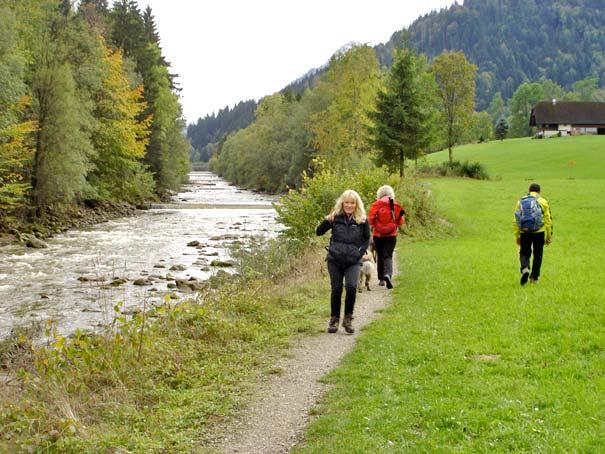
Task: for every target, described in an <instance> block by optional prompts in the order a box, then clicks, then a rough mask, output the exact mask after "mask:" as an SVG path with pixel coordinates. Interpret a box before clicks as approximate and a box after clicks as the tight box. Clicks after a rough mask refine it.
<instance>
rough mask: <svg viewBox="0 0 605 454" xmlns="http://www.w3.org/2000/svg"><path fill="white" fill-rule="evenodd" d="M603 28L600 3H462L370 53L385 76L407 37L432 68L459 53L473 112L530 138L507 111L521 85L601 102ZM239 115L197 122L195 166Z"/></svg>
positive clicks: (304, 82)
mask: <svg viewBox="0 0 605 454" xmlns="http://www.w3.org/2000/svg"><path fill="white" fill-rule="evenodd" d="M604 25H605V9H603V4H602V2H600V1H598V0H556V1H552V2H551V1H545V0H523V1H521V0H465V1H464V4H454V5H452V6H451V7H449V8H444V9H442V10H440V11H433V12H431V13H428V14H425V15H423V16H421V17H419V18H418V19H416V20H415V21H414V22H413V23H412V24H411V25H410V26H409V27H407V28H404V29H402V30H399V31H397V32H395V33H394V34H393V35H392V37H391V38H390V40H389V41H388V42H386V43H384V44H380V45H377V46H374V50H375V52H376V57H377V59H378V62H379V66H380V67H381V68H382V69H383V70H384V69H386V68H388V67H390V65H391V64H392V60H393V51H394V49H396V48H397V47H400V46H401V44H402V39H404V37H405V39H406V40H407V44H408V45H409V47H411V48H412V49H414V50H415V51H416V52H417V53H421V54H425V55H426V56H427V58H428V60H429V62H430V61H432V60H433V59H434V58H436V57H437V56H438V55H440V54H441V53H443V52H444V51H445V50H449V51H462V52H463V53H464V54H465V55H466V57H467V58H468V60H469V61H470V62H471V63H473V64H475V65H476V66H477V73H476V99H475V109H476V110H477V111H478V112H482V111H488V112H490V113H491V111H493V110H495V109H502V112H501V114H500V115H503V114H505V116H506V120H507V121H508V122H509V123H511V122H513V121H514V122H515V128H513V130H512V131H511V134H512V135H513V136H527V135H529V134H530V131H529V128H528V127H525V126H523V127H521V125H520V120H519V117H517V118H516V119H512V118H510V115H511V111H517V112H518V111H519V106H518V104H519V100H518V98H519V95H518V94H517V96H516V98H517V99H515V100H513V95H515V93H516V92H517V90H519V89H521V91H523V92H527V91H528V87H527V86H525V85H524V84H530V85H531V84H536V83H538V84H540V85H543V86H544V84H545V82H544V81H552V82H553V83H554V84H555V85H556V87H555V86H553V87H554V91H553V90H551V88H552V87H549V86H546V87H545V93H544V96H545V97H546V98H545V99H547V98H548V97H549V96H551V95H556V96H554V97H561V98H562V95H561V93H563V92H573V93H576V94H575V95H573V96H571V98H573V99H579V98H581V99H583V100H597V101H598V100H605V95H603V93H602V92H600V93H596V92H597V91H598V88H599V87H603V86H604V85H605V48H604V47H603V42H604V40H605V31H604V30H605V28H604ZM327 67H328V65H326V66H325V67H324V68H320V69H319V70H316V71H310V72H309V74H308V75H307V76H305V77H302V78H301V79H299V80H298V81H295V82H293V83H292V84H290V85H288V86H287V87H285V88H284V90H282V93H283V94H286V95H290V96H292V95H293V96H301V95H302V94H303V93H304V91H305V90H307V89H309V88H311V89H313V87H315V85H316V84H317V82H318V80H319V79H321V78H322V77H323V74H324V73H325V71H326V70H327ZM549 84H550V82H546V85H549ZM574 84H579V86H574ZM521 87H523V88H521ZM530 91H531V90H530ZM533 91H534V92H535V90H533ZM551 92H552V93H551ZM589 92H590V93H589ZM578 93H579V94H578ZM534 97H535V93H534ZM551 97H552V96H551ZM538 100H539V99H538ZM500 104H503V106H501V107H499V105H500ZM247 108H248V106H247ZM237 110H238V106H236V107H234V109H233V110H232V111H230V110H229V108H225V109H223V110H222V111H221V112H218V114H217V115H216V117H214V116H213V117H212V118H205V119H200V120H198V122H197V123H196V124H192V125H190V126H189V129H188V134H189V137H190V138H192V142H193V146H194V148H196V149H197V150H200V152H197V153H196V154H195V155H194V159H195V160H198V159H201V160H204V159H205V158H206V157H207V156H208V155H209V154H210V155H211V154H212V152H214V151H216V144H218V142H219V140H220V138H221V137H225V136H226V135H227V134H228V133H229V132H233V131H236V130H238V129H240V128H242V127H245V126H247V125H248V124H250V123H251V122H252V121H253V120H254V116H253V115H250V114H246V115H245V116H242V118H243V119H244V121H242V122H239V123H238V124H237V125H236V126H235V127H233V128H227V129H225V127H224V126H222V127H221V128H218V127H217V126H216V125H217V124H220V125H225V124H229V123H231V120H230V119H223V118H222V117H223V116H224V115H226V114H227V115H228V116H233V115H234V113H235V112H236V111H237ZM525 110H526V109H525ZM245 120H247V121H248V122H247V123H246V122H245ZM497 121H498V119H496V120H495V122H497ZM242 125H243V126H242ZM199 130H202V131H204V132H203V133H200V132H199ZM206 131H210V132H209V133H207V132H206ZM202 136H203V137H207V138H208V140H209V142H203V145H201V146H200V145H198V143H199V142H197V141H195V140H193V137H202ZM213 139H214V140H213ZM212 142H214V143H215V146H214V147H206V149H205V151H204V152H203V153H202V152H201V150H202V148H203V147H204V146H206V145H207V144H208V143H212Z"/></svg>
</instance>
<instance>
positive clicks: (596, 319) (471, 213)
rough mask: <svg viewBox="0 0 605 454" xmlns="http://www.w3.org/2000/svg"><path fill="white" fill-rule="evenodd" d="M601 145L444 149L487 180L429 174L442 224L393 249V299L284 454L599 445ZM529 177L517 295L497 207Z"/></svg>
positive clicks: (589, 141)
mask: <svg viewBox="0 0 605 454" xmlns="http://www.w3.org/2000/svg"><path fill="white" fill-rule="evenodd" d="M604 149H605V139H604V138H603V137H574V138H560V139H549V140H529V139H518V140H508V141H504V142H492V143H487V144H481V145H474V146H468V147H460V148H458V149H456V153H457V155H458V156H460V157H461V158H463V159H473V160H477V161H479V162H481V163H483V164H484V165H485V167H486V169H487V171H488V172H489V174H490V175H491V176H492V179H491V180H474V179H455V178H442V179H430V180H428V183H429V184H430V187H431V189H432V190H433V194H434V197H435V203H436V204H437V206H438V207H439V208H440V210H442V212H443V213H444V214H445V215H446V216H447V218H448V219H449V220H450V221H451V222H452V223H453V224H454V228H453V229H452V231H451V234H450V235H445V236H442V237H440V238H436V239H435V238H433V239H431V240H430V241H416V240H414V241H409V240H408V241H402V242H399V243H398V250H397V257H398V262H399V270H400V275H399V277H398V278H397V280H396V288H395V289H394V291H393V300H392V303H391V305H390V307H389V308H388V309H387V310H386V311H385V313H384V316H383V317H382V318H381V319H380V320H378V321H376V322H375V323H373V324H372V326H371V327H370V328H369V329H367V330H366V331H365V332H364V334H363V336H361V337H360V339H359V341H358V344H357V346H356V348H355V349H354V351H353V352H352V353H351V354H350V355H349V356H348V357H347V358H346V359H345V361H344V363H343V365H342V366H341V367H339V368H338V369H337V370H336V371H334V372H333V373H331V374H330V375H329V376H328V377H327V379H326V380H327V382H328V383H330V384H331V385H332V390H331V391H330V392H329V394H328V395H327V396H326V397H325V399H323V401H322V402H321V404H320V405H319V406H318V407H317V408H316V409H315V410H314V413H315V414H316V415H317V418H316V420H315V421H314V422H313V423H312V424H311V425H310V427H309V429H308V431H307V437H306V445H305V446H303V447H300V448H298V449H296V450H295V452H298V453H306V452H308V453H311V452H313V453H315V452H328V451H329V452H359V453H361V452H386V453H388V452H393V453H394V452H408V451H409V452H599V451H601V450H602V447H603V445H604V443H605V436H604V434H605V423H604V421H605V410H604V409H603V405H602V396H603V394H604V393H605V373H604V372H603V371H604V370H605V355H604V354H603V345H605V333H604V331H603V323H604V322H605V309H604V307H603V304H602V281H603V278H604V276H603V270H602V268H601V267H599V266H598V265H597V264H598V263H600V262H601V261H602V258H601V256H602V253H601V250H602V248H601V245H602V244H603V242H604V241H605V231H604V230H603V228H602V227H601V225H602V222H601V218H602V215H603V212H605V184H604V180H605V171H604V168H603V166H602V154H603V150H604ZM572 159H573V160H574V161H575V165H574V168H573V174H572V175H570V173H569V166H568V163H569V161H570V160H572ZM429 160H430V161H431V162H440V161H445V160H447V153H443V152H442V153H438V154H436V155H431V156H430V157H429ZM534 180H535V181H539V182H540V184H541V185H542V193H543V195H544V196H545V197H546V198H547V199H548V200H549V202H550V203H551V206H552V209H553V216H554V241H553V243H552V245H551V246H549V247H548V248H546V249H545V255H544V264H543V275H542V277H541V279H540V282H539V283H538V284H537V285H532V286H526V287H521V286H519V280H518V278H519V273H518V248H517V247H516V246H515V244H514V239H513V235H512V210H513V207H514V203H515V200H516V199H517V198H518V197H520V196H521V195H522V194H523V193H524V192H525V191H526V190H527V187H528V185H529V183H530V182H531V181H534Z"/></svg>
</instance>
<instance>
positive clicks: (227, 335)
mask: <svg viewBox="0 0 605 454" xmlns="http://www.w3.org/2000/svg"><path fill="white" fill-rule="evenodd" d="M319 254H321V253H319ZM236 255H237V266H238V274H237V275H231V276H228V275H223V277H221V278H217V279H215V280H214V282H213V283H212V284H213V285H212V288H208V289H207V290H206V291H204V292H202V293H199V294H197V295H194V296H192V297H191V299H190V300H189V301H183V302H180V303H179V304H177V305H175V304H173V303H172V302H170V298H167V299H166V300H165V304H164V305H162V306H160V307H155V308H153V309H151V310H149V311H147V312H141V313H139V314H135V316H134V317H133V318H128V317H127V316H125V315H123V314H122V313H121V312H120V310H121V308H120V305H119V304H118V305H116V308H115V309H116V317H115V319H114V323H113V325H112V326H110V327H108V331H107V332H106V333H102V334H96V335H93V334H89V333H81V332H79V333H75V335H73V336H71V337H70V338H64V337H61V336H58V335H51V336H50V339H51V341H50V344H49V345H47V346H40V345H34V344H32V342H31V340H30V339H29V338H28V337H27V333H24V334H23V335H20V336H19V337H18V338H17V339H13V340H6V341H5V342H3V343H0V366H1V367H2V369H3V371H4V372H5V373H6V374H7V376H8V377H10V381H8V382H2V383H0V428H1V429H0V452H198V451H199V450H201V446H202V445H203V442H204V440H205V439H206V437H208V436H209V430H210V428H211V427H213V426H214V425H215V424H216V423H217V422H220V421H223V420H225V419H227V418H229V417H230V415H232V414H233V413H234V412H235V411H236V409H237V408H238V406H239V405H241V404H242V402H244V401H245V400H246V398H247V396H248V394H249V392H250V390H251V389H252V387H253V386H254V384H255V383H256V382H257V381H258V380H259V379H260V377H261V376H263V375H266V374H268V373H270V372H271V370H272V367H273V366H272V364H273V359H274V357H275V355H278V354H279V352H280V351H281V350H282V349H284V348H285V347H286V346H287V345H288V343H289V341H290V340H291V339H292V338H293V336H295V335H297V334H299V333H301V334H302V333H309V332H316V330H317V329H318V324H319V322H320V320H321V322H322V324H323V317H322V316H324V315H325V314H324V313H325V311H326V310H327V307H328V305H327V303H325V296H326V295H327V294H328V291H327V289H326V288H325V287H326V283H325V282H324V280H323V279H321V276H320V274H319V273H320V264H321V263H322V260H321V258H320V256H318V255H317V254H316V252H315V251H313V250H311V251H307V252H306V254H303V255H301V254H300V251H296V250H295V251H292V250H289V248H288V247H287V245H284V244H279V243H276V244H273V245H269V246H267V245H257V246H256V248H255V253H250V252H244V251H240V252H239V253H238V254H236ZM321 255H323V254H321ZM261 258H262V259H261ZM301 276H305V279H304V280H303V279H301Z"/></svg>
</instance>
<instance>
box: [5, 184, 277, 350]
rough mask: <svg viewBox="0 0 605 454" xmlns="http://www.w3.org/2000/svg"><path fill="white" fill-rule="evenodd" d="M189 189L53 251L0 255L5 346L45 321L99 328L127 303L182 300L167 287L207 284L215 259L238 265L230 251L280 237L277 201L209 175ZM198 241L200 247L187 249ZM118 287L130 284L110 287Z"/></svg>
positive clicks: (53, 244) (71, 237) (9, 249)
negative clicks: (20, 330)
mask: <svg viewBox="0 0 605 454" xmlns="http://www.w3.org/2000/svg"><path fill="white" fill-rule="evenodd" d="M182 190H183V192H181V193H179V194H177V195H176V196H175V197H174V198H173V201H172V202H171V203H168V204H156V205H152V208H151V209H150V210H147V211H143V212H140V213H139V214H138V215H137V216H133V217H128V218H120V219H115V220H113V221H109V222H105V223H102V224H98V225H95V226H93V227H90V228H87V229H82V230H72V231H69V232H66V233H63V234H59V235H56V236H55V237H53V238H50V239H48V240H47V243H48V245H49V247H48V248H47V249H29V248H25V247H24V246H22V245H11V246H6V247H2V248H0V338H1V337H5V336H6V335H8V334H9V333H10V331H11V329H12V328H13V327H15V326H18V325H27V324H31V323H32V322H40V321H46V320H53V321H54V322H55V323H56V325H57V327H58V330H59V331H60V332H62V333H70V332H73V331H74V330H75V329H77V328H94V327H95V326H98V325H99V324H103V323H107V322H109V321H110V319H111V317H112V316H113V307H114V305H115V304H117V303H118V302H121V303H123V307H124V310H125V311H129V310H132V309H134V308H138V307H140V306H142V305H143V304H144V303H145V304H154V303H159V302H161V301H162V299H163V298H164V296H165V295H166V294H170V293H172V294H176V295H177V296H183V294H182V293H180V291H178V290H176V289H171V288H168V285H169V284H171V285H174V279H175V278H176V279H185V280H188V279H191V278H194V279H198V280H205V279H207V278H208V277H210V276H211V275H212V274H213V273H216V272H217V271H218V269H219V268H217V267H216V266H211V262H212V261H213V260H220V261H228V260H229V245H230V244H232V243H233V242H244V243H245V242H246V240H247V239H250V238H257V237H271V236H274V235H275V234H276V232H277V231H278V230H279V227H278V225H277V224H276V222H275V210H274V209H273V207H272V202H273V199H271V198H270V197H268V196H264V195H260V194H255V193H253V192H250V191H243V190H239V189H237V188H236V187H234V186H230V185H229V184H228V183H227V182H225V181H224V180H221V179H220V178H218V177H217V176H215V175H213V174H212V173H210V172H193V173H191V175H190V184H188V185H186V186H184V187H183V189H182ZM192 241H199V242H200V243H201V245H200V246H198V247H191V246H187V243H189V242H192ZM179 265H180V266H179ZM174 266H177V269H176V270H170V268H171V267H174ZM116 279H122V280H125V281H126V282H124V283H123V284H120V285H111V283H112V282H114V281H116ZM137 279H142V280H144V281H146V282H147V283H146V284H144V285H134V284H133V283H134V281H135V280H137ZM118 283H119V282H114V284H118Z"/></svg>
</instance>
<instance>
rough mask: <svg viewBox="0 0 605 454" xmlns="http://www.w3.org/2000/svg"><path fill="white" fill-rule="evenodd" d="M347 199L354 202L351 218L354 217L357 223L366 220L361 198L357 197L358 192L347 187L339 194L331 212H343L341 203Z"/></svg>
mask: <svg viewBox="0 0 605 454" xmlns="http://www.w3.org/2000/svg"><path fill="white" fill-rule="evenodd" d="M347 200H352V201H354V202H355V212H354V213H353V218H354V219H355V222H357V223H358V224H362V223H364V222H365V221H366V218H367V216H366V210H365V208H364V207H363V201H362V200H361V197H359V194H357V192H355V191H353V190H352V189H347V190H346V191H345V192H343V193H342V194H341V195H340V197H338V199H337V200H336V204H335V205H334V209H333V210H332V212H333V213H334V214H344V209H343V204H344V202H345V201H347Z"/></svg>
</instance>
